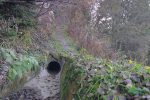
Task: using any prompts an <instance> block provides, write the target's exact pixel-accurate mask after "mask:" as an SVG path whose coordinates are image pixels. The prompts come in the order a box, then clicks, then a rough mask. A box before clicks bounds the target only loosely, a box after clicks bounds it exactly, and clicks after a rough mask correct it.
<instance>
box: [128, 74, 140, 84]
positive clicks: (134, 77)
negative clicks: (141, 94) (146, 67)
mask: <svg viewBox="0 0 150 100" xmlns="http://www.w3.org/2000/svg"><path fill="white" fill-rule="evenodd" d="M130 78H131V80H133V81H134V82H137V83H140V82H141V80H140V78H139V77H137V75H135V74H132V75H131V77H130Z"/></svg>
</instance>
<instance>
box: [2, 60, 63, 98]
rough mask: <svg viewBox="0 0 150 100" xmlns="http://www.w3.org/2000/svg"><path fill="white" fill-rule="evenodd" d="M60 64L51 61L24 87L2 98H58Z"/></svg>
mask: <svg viewBox="0 0 150 100" xmlns="http://www.w3.org/2000/svg"><path fill="white" fill-rule="evenodd" d="M60 72H61V64H60V63H59V62H57V61H51V62H49V63H48V65H47V66H46V67H43V68H41V70H40V73H39V74H38V75H37V76H36V77H34V78H33V79H32V80H30V81H29V82H27V83H25V85H24V87H23V88H22V89H21V90H19V91H18V92H15V93H13V94H11V95H10V96H8V97H6V98H4V99H2V100H60Z"/></svg>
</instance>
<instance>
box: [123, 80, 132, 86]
mask: <svg viewBox="0 0 150 100" xmlns="http://www.w3.org/2000/svg"><path fill="white" fill-rule="evenodd" d="M124 83H125V84H126V85H128V84H132V80H130V79H126V80H124Z"/></svg>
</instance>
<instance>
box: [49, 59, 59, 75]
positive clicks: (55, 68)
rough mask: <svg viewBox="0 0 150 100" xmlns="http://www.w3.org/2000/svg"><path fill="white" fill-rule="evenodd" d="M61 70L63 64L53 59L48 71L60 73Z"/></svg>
mask: <svg viewBox="0 0 150 100" xmlns="http://www.w3.org/2000/svg"><path fill="white" fill-rule="evenodd" d="M60 70H61V66H60V64H59V63H58V62H57V61H51V62H50V63H49V64H48V66H47V71H48V73H50V74H58V73H59V72H60Z"/></svg>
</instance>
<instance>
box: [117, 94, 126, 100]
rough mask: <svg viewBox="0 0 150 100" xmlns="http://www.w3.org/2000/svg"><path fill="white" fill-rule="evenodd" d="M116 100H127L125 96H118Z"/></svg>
mask: <svg viewBox="0 0 150 100" xmlns="http://www.w3.org/2000/svg"><path fill="white" fill-rule="evenodd" d="M118 100H127V98H126V97H125V96H123V95H119V96H118Z"/></svg>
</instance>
